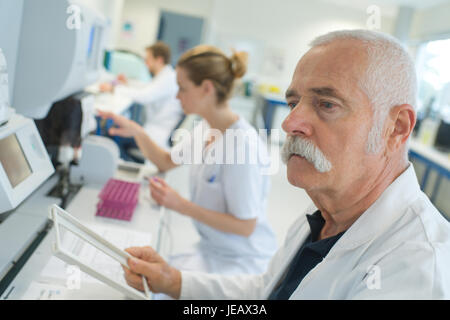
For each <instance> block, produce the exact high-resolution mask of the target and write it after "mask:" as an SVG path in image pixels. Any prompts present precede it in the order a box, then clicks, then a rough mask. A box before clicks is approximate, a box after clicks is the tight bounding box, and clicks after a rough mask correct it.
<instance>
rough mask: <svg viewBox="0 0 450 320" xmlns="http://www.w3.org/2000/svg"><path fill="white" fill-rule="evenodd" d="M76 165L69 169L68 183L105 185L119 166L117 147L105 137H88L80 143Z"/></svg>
mask: <svg viewBox="0 0 450 320" xmlns="http://www.w3.org/2000/svg"><path fill="white" fill-rule="evenodd" d="M81 151H82V155H81V159H80V161H79V163H78V165H72V166H71V168H70V181H71V183H75V184H97V185H103V184H105V183H106V182H107V181H108V179H109V178H111V177H112V176H113V175H114V172H115V171H116V170H117V167H118V165H119V147H118V146H117V144H116V143H115V142H114V141H112V140H111V139H109V138H107V137H102V136H94V135H90V136H88V137H87V138H85V139H84V140H83V142H82V147H81Z"/></svg>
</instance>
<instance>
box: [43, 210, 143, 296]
mask: <svg viewBox="0 0 450 320" xmlns="http://www.w3.org/2000/svg"><path fill="white" fill-rule="evenodd" d="M49 218H50V219H51V220H52V221H53V223H54V227H55V242H54V243H53V245H52V250H53V254H54V255H55V256H56V257H58V258H60V259H61V260H64V261H65V262H67V263H69V264H72V265H77V266H79V267H80V269H81V270H82V271H83V272H86V273H87V274H89V275H91V276H92V277H94V278H96V279H98V280H100V281H102V282H103V283H105V284H107V285H109V286H110V287H112V288H114V289H116V290H119V291H120V292H122V293H123V294H125V295H126V296H127V297H130V298H133V299H137V300H150V298H151V295H150V290H149V288H148V284H147V280H146V279H145V277H144V276H143V275H142V282H143V285H144V289H145V293H143V292H141V291H139V290H136V289H135V288H132V287H130V286H128V285H124V284H123V283H120V282H118V281H116V280H114V279H111V278H109V277H107V276H105V275H103V274H101V273H100V272H98V271H97V270H95V269H93V268H91V267H90V266H88V265H87V264H85V263H84V262H82V261H80V260H79V259H78V257H77V256H75V255H73V254H72V253H71V252H69V251H67V250H65V249H64V248H63V247H62V246H61V232H60V226H63V227H64V228H66V229H68V230H69V231H71V232H72V233H73V234H74V235H76V236H78V237H79V238H81V239H83V240H84V241H86V242H88V243H89V244H91V245H93V246H94V247H96V248H97V249H99V250H100V251H102V252H104V253H105V254H107V255H108V256H110V257H111V258H113V259H114V260H116V261H117V262H119V263H120V264H121V265H123V266H125V267H127V268H129V266H128V263H127V261H128V259H129V258H131V255H130V254H129V253H128V252H126V251H123V250H121V249H119V248H118V247H116V246H115V245H114V244H112V243H110V242H109V241H107V240H105V239H104V238H102V237H101V236H100V235H98V234H97V233H95V232H94V231H92V230H91V229H89V228H88V227H86V226H85V225H83V224H82V223H81V222H80V221H79V220H78V219H76V218H75V217H73V216H72V215H70V214H69V213H68V212H67V211H65V210H63V209H61V208H60V207H59V206H57V205H56V204H54V205H52V206H51V207H50V208H49Z"/></svg>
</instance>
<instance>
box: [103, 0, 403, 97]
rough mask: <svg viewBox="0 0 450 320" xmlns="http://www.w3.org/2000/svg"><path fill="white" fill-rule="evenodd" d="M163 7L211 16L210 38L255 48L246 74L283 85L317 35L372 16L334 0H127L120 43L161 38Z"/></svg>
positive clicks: (135, 46) (226, 46) (128, 45)
mask: <svg viewBox="0 0 450 320" xmlns="http://www.w3.org/2000/svg"><path fill="white" fill-rule="evenodd" d="M97 1H102V0H97ZM161 9H163V10H170V11H174V12H178V13H182V14H188V15H194V16H199V17H203V18H205V22H206V28H205V34H204V40H205V42H206V43H209V44H213V45H216V46H219V47H221V48H222V49H223V50H224V51H226V52H227V53H230V52H231V50H230V49H231V48H232V47H233V48H237V49H244V50H247V51H249V53H250V64H249V72H248V74H247V76H246V77H247V78H254V79H258V80H260V81H266V82H269V83H272V84H275V85H278V86H280V87H281V89H282V90H284V88H285V87H286V86H287V85H288V84H289V82H290V79H291V76H292V72H293V69H294V67H295V65H296V63H297V61H298V59H299V58H300V57H301V55H302V54H304V53H305V52H306V51H307V50H308V43H309V42H310V41H311V40H312V38H314V37H315V36H317V35H319V34H322V33H325V32H328V31H331V30H337V29H349V28H352V29H353V28H366V21H367V18H368V15H367V13H366V10H365V8H354V7H348V6H339V5H336V4H333V3H332V2H330V0H324V1H317V0H316V1H307V0H278V1H274V0H245V1H243V0H226V1H225V0H124V4H123V13H122V18H121V20H120V26H119V28H118V29H119V32H118V33H117V34H116V36H115V39H114V43H115V46H116V48H122V49H129V50H132V51H135V52H137V53H140V54H144V52H145V50H144V49H145V47H146V46H148V45H149V44H151V43H153V42H154V41H155V40H156V37H157V32H158V26H159V14H160V10H161ZM381 13H382V20H381V30H382V31H384V32H388V33H391V32H392V31H393V26H394V22H395V21H394V20H395V17H393V16H392V12H390V11H389V12H386V14H385V11H384V10H381ZM125 22H131V23H132V25H133V32H132V34H131V36H130V35H128V36H127V35H126V34H125V33H124V32H123V31H122V26H123V24H124V23H125ZM277 57H279V58H281V59H282V61H284V63H283V67H282V70H281V71H280V70H279V69H278V71H277V69H275V70H274V64H272V63H271V61H274V59H275V58H277Z"/></svg>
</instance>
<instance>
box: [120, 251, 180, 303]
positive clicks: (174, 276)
mask: <svg viewBox="0 0 450 320" xmlns="http://www.w3.org/2000/svg"><path fill="white" fill-rule="evenodd" d="M125 251H126V252H128V253H129V254H130V255H132V256H133V258H130V259H128V261H127V262H128V266H129V267H130V268H126V267H123V266H122V268H123V271H124V272H125V280H126V281H127V283H128V285H129V286H131V287H133V288H136V289H137V290H140V291H144V286H143V283H142V275H144V276H145V278H146V280H147V283H148V286H149V289H150V290H151V291H152V292H155V293H158V292H162V293H165V294H167V295H170V296H171V297H172V298H175V299H178V298H179V297H180V293H181V272H180V271H179V270H177V269H175V268H173V267H171V266H169V264H168V263H167V262H166V261H165V260H164V259H163V258H161V256H160V255H159V254H158V253H157V252H156V251H155V250H153V249H152V248H151V247H132V248H128V249H126V250H125Z"/></svg>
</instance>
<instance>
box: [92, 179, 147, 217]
mask: <svg viewBox="0 0 450 320" xmlns="http://www.w3.org/2000/svg"><path fill="white" fill-rule="evenodd" d="M139 187H140V184H139V183H133V182H128V181H123V180H118V179H109V180H108V182H107V183H106V184H105V186H104V187H103V189H102V191H101V192H100V194H99V196H98V197H99V198H100V201H99V202H98V204H97V212H96V214H95V215H96V216H101V217H106V218H113V219H119V220H126V221H130V220H131V218H132V216H133V213H134V209H135V208H136V205H137V203H138V199H139Z"/></svg>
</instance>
